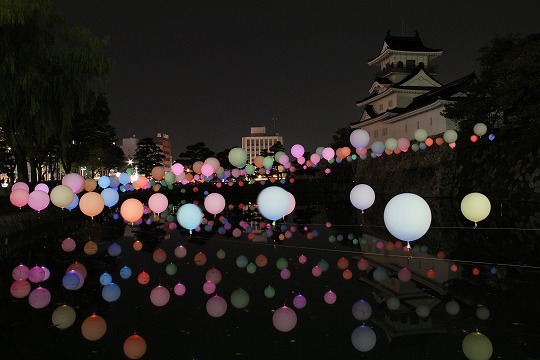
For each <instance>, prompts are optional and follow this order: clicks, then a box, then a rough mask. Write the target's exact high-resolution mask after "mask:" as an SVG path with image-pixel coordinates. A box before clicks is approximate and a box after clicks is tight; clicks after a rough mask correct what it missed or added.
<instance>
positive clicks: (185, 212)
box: [176, 204, 203, 230]
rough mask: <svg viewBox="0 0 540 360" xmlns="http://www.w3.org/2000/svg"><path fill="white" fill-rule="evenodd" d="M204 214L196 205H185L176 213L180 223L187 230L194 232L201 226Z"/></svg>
mask: <svg viewBox="0 0 540 360" xmlns="http://www.w3.org/2000/svg"><path fill="white" fill-rule="evenodd" d="M202 216H203V213H202V211H201V209H200V208H199V207H198V206H197V205H195V204H184V205H182V206H180V208H179V209H178V212H177V213H176V219H177V220H178V223H179V224H180V225H181V226H182V227H183V228H184V229H187V230H193V229H195V228H196V227H197V226H199V225H200V224H201V221H202Z"/></svg>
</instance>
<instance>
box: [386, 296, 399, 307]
mask: <svg viewBox="0 0 540 360" xmlns="http://www.w3.org/2000/svg"><path fill="white" fill-rule="evenodd" d="M400 306H401V301H400V300H399V299H398V298H397V297H396V296H390V297H389V298H388V299H386V307H387V308H388V310H392V311H395V310H397V309H399V307H400Z"/></svg>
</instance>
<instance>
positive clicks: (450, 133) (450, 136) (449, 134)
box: [443, 130, 458, 144]
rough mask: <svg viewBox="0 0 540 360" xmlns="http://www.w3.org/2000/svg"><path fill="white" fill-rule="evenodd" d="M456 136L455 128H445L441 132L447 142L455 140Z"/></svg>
mask: <svg viewBox="0 0 540 360" xmlns="http://www.w3.org/2000/svg"><path fill="white" fill-rule="evenodd" d="M457 138H458V134H457V132H456V131H455V130H446V131H445V132H444V134H443V139H444V141H446V142H447V143H448V144H451V143H454V142H456V140H457Z"/></svg>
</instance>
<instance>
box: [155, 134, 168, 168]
mask: <svg viewBox="0 0 540 360" xmlns="http://www.w3.org/2000/svg"><path fill="white" fill-rule="evenodd" d="M154 142H155V143H156V145H157V146H159V148H160V149H161V151H163V156H164V158H163V166H164V167H165V171H169V170H170V169H171V166H172V153H171V139H170V138H169V134H165V133H157V134H156V137H154Z"/></svg>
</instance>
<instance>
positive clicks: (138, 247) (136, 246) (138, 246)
mask: <svg viewBox="0 0 540 360" xmlns="http://www.w3.org/2000/svg"><path fill="white" fill-rule="evenodd" d="M142 248H143V244H142V242H140V241H139V240H135V242H134V243H133V250H135V251H140V250H142Z"/></svg>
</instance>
